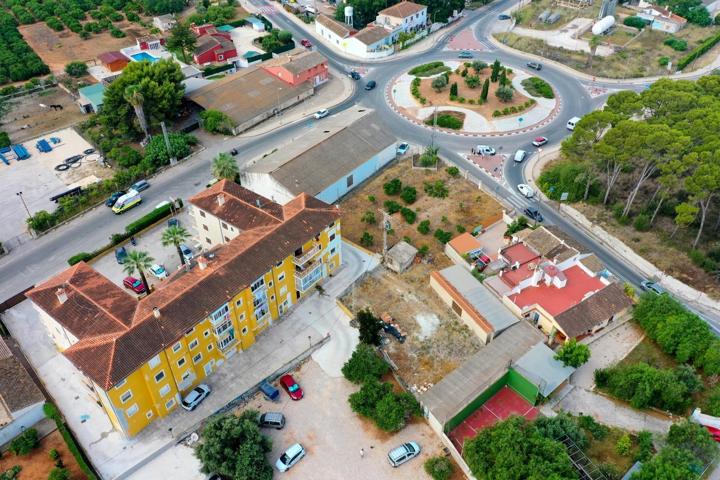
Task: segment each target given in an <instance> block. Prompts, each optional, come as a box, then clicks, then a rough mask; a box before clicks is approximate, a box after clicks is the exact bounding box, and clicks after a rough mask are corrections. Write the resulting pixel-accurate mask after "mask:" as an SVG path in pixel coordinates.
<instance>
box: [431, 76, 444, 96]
mask: <svg viewBox="0 0 720 480" xmlns="http://www.w3.org/2000/svg"><path fill="white" fill-rule="evenodd" d="M430 86H431V87H432V89H433V90H435V91H436V92H438V93H439V92H440V91H442V89H443V88H445V87H447V79H446V78H445V76H444V75H440V76H438V77H435V78H433V80H432V83H430Z"/></svg>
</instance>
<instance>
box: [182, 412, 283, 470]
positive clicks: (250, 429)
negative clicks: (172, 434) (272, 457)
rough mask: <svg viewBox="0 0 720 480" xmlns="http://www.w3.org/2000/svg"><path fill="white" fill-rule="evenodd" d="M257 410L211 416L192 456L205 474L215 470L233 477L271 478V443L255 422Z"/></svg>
mask: <svg viewBox="0 0 720 480" xmlns="http://www.w3.org/2000/svg"><path fill="white" fill-rule="evenodd" d="M258 414H259V412H257V411H254V410H246V411H244V412H243V413H242V414H241V415H240V416H235V415H217V416H214V417H211V418H210V420H209V421H208V422H207V424H206V425H205V427H204V428H203V430H202V434H201V441H200V445H199V446H198V447H197V449H196V450H195V455H197V457H198V458H199V459H200V461H201V462H202V465H203V466H202V471H203V472H204V473H210V472H214V473H218V474H220V475H222V476H224V477H227V478H232V479H233V480H271V479H272V478H273V470H272V467H271V466H270V464H269V463H268V461H267V457H266V454H267V453H268V452H270V449H271V446H272V443H271V441H270V439H269V438H268V437H266V436H265V435H263V434H262V433H261V432H260V429H259V427H258V425H257V416H258Z"/></svg>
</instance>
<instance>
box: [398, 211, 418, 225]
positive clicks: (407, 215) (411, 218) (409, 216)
mask: <svg viewBox="0 0 720 480" xmlns="http://www.w3.org/2000/svg"><path fill="white" fill-rule="evenodd" d="M400 215H402V217H403V218H404V219H405V221H406V222H407V223H409V224H413V223H415V219H416V218H417V213H415V212H414V211H413V210H411V209H409V208H405V207H403V208H402V209H401V210H400Z"/></svg>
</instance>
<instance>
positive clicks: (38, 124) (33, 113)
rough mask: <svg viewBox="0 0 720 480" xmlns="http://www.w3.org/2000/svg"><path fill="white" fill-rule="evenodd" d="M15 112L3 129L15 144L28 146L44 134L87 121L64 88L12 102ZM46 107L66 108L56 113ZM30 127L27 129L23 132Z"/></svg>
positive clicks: (8, 116) (3, 120) (48, 90)
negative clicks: (32, 140)
mask: <svg viewBox="0 0 720 480" xmlns="http://www.w3.org/2000/svg"><path fill="white" fill-rule="evenodd" d="M10 103H11V105H12V109H11V110H10V112H8V114H7V115H5V116H4V117H3V119H2V123H0V125H2V129H3V131H5V132H7V133H8V134H9V135H10V139H11V140H12V141H13V142H14V143H20V142H24V141H26V140H29V139H31V138H35V137H38V136H40V135H42V134H44V133H47V132H50V131H53V130H58V129H61V128H66V127H69V126H71V125H74V124H76V123H78V122H81V121H83V120H85V118H86V117H85V115H83V114H82V113H81V112H80V109H79V108H78V106H77V104H76V103H75V102H74V101H73V99H72V97H71V96H70V95H68V94H67V93H66V92H65V91H64V90H62V89H60V88H49V89H47V90H44V91H42V92H38V93H34V94H32V95H25V96H24V97H19V98H16V99H13V100H11V102H10ZM40 104H43V105H62V107H63V109H62V110H52V109H50V108H46V107H41V106H40ZM23 127H26V128H23Z"/></svg>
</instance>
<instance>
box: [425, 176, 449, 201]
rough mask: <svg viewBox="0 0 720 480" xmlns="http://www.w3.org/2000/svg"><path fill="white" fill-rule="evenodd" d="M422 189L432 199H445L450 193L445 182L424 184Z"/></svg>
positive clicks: (437, 181)
mask: <svg viewBox="0 0 720 480" xmlns="http://www.w3.org/2000/svg"><path fill="white" fill-rule="evenodd" d="M423 189H424V190H425V193H427V194H428V195H429V196H431V197H433V198H446V197H447V196H448V194H449V193H450V192H449V190H448V188H447V186H446V185H445V182H444V181H442V180H436V181H434V182H424V183H423Z"/></svg>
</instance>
